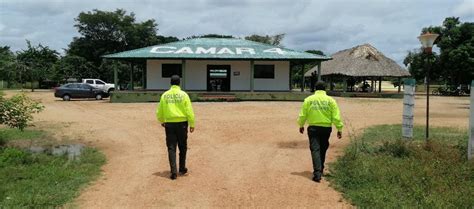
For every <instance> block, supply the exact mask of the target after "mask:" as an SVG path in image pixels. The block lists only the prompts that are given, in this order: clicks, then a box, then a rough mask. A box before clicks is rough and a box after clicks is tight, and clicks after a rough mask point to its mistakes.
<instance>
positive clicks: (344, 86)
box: [342, 76, 347, 93]
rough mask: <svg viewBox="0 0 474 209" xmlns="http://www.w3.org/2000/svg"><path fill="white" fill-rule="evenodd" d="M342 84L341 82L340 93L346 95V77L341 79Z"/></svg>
mask: <svg viewBox="0 0 474 209" xmlns="http://www.w3.org/2000/svg"><path fill="white" fill-rule="evenodd" d="M342 82H343V84H342V86H343V87H342V88H343V90H342V92H344V93H346V91H347V77H345V76H344V78H342Z"/></svg>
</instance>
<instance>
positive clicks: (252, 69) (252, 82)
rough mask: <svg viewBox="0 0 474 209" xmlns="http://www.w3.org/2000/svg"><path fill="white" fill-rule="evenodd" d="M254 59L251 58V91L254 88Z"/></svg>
mask: <svg viewBox="0 0 474 209" xmlns="http://www.w3.org/2000/svg"><path fill="white" fill-rule="evenodd" d="M254 71H255V68H254V61H253V60H250V92H253V89H254Z"/></svg>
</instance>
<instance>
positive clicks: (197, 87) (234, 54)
mask: <svg viewBox="0 0 474 209" xmlns="http://www.w3.org/2000/svg"><path fill="white" fill-rule="evenodd" d="M104 57H105V58H107V59H126V60H130V59H146V78H145V80H146V85H145V86H146V89H147V90H166V89H168V88H169V85H170V77H171V76H172V75H175V74H176V75H179V76H181V77H182V82H181V83H182V84H181V86H182V88H183V89H185V90H191V91H289V90H290V65H296V64H305V63H315V62H316V63H319V64H320V63H321V61H326V60H329V59H331V58H330V57H326V56H320V55H316V54H310V53H306V52H298V51H295V50H290V49H285V48H280V47H277V46H273V45H268V44H262V43H258V42H253V41H248V40H243V39H228V38H197V39H188V40H184V41H178V42H172V43H168V44H163V45H157V46H151V47H146V48H141V49H136V50H130V51H125V52H120V53H116V54H111V55H106V56H104ZM116 77H117V76H116ZM115 80H116V79H115Z"/></svg>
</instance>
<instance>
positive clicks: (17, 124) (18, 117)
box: [0, 94, 44, 131]
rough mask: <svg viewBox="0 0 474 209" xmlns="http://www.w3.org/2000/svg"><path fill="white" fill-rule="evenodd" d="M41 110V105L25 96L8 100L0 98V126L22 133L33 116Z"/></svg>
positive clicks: (21, 95)
mask: <svg viewBox="0 0 474 209" xmlns="http://www.w3.org/2000/svg"><path fill="white" fill-rule="evenodd" d="M43 109H44V106H43V105H41V103H39V102H37V101H34V100H32V99H31V98H29V97H27V96H26V95H25V94H17V95H15V96H13V97H12V98H10V99H4V98H0V124H5V125H7V126H9V127H11V128H18V129H20V130H22V131H23V129H25V128H26V127H27V126H28V123H29V122H31V121H32V120H33V114H34V113H39V112H41V111H42V110H43Z"/></svg>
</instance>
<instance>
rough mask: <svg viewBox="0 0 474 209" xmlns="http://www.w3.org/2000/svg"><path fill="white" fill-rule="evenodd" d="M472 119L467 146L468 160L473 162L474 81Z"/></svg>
mask: <svg viewBox="0 0 474 209" xmlns="http://www.w3.org/2000/svg"><path fill="white" fill-rule="evenodd" d="M470 111H471V117H470V119H469V124H470V132H469V142H468V145H467V158H468V159H469V160H472V158H474V81H472V82H471V108H470Z"/></svg>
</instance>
